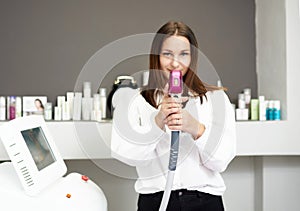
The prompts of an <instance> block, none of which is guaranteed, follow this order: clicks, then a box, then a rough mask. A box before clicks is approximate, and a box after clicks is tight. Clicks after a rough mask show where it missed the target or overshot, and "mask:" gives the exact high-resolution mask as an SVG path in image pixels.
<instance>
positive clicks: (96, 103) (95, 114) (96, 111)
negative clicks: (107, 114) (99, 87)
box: [91, 94, 102, 122]
mask: <svg viewBox="0 0 300 211" xmlns="http://www.w3.org/2000/svg"><path fill="white" fill-rule="evenodd" d="M91 119H92V120H96V121H98V122H100V121H101V120H102V113H101V106H100V94H94V97H93V111H92V118H91Z"/></svg>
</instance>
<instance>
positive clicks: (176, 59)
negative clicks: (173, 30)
mask: <svg viewBox="0 0 300 211" xmlns="http://www.w3.org/2000/svg"><path fill="white" fill-rule="evenodd" d="M159 60H160V68H161V70H163V71H164V74H165V76H166V77H167V78H169V74H170V71H171V70H180V71H181V72H182V75H183V76H184V75H185V74H186V72H187V71H188V68H189V66H190V64H191V47H190V42H189V40H188V39H187V38H186V37H183V36H176V35H173V36H171V37H168V38H167V39H166V40H165V41H164V42H163V44H162V48H161V52H160V56H159Z"/></svg>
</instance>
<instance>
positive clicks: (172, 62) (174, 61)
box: [171, 58, 179, 68]
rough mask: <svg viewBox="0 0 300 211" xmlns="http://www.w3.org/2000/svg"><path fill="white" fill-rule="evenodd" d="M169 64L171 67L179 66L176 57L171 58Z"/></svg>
mask: <svg viewBox="0 0 300 211" xmlns="http://www.w3.org/2000/svg"><path fill="white" fill-rule="evenodd" d="M171 65H172V67H173V68H177V67H179V62H178V60H177V59H175V58H173V59H172V61H171Z"/></svg>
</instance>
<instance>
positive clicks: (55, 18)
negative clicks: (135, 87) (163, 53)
mask: <svg viewBox="0 0 300 211" xmlns="http://www.w3.org/2000/svg"><path fill="white" fill-rule="evenodd" d="M254 15H255V4H254V0H243V1H241V0H227V1H223V0H195V1H182V0H180V1H178V0H172V1H171V0H167V1H159V0H152V1H139V0H127V1H114V0H111V1H104V0H99V1H97V0H88V1H83V0H81V1H80V0H62V1H61V0H54V1H50V0H48V1H46V0H45V1H38V0H26V1H21V0H19V1H17V0H1V1H0V34H1V36H0V46H1V48H0V71H1V76H0V95H47V96H48V98H49V101H52V102H53V103H56V101H55V100H56V96H58V95H65V93H66V92H67V91H72V90H73V89H74V85H75V82H76V78H77V76H78V74H79V73H80V71H81V69H82V67H83V66H84V64H85V63H86V62H87V60H88V59H89V58H90V57H91V56H92V55H93V54H94V53H95V52H96V51H98V50H99V49H100V48H102V47H103V46H105V45H106V44H108V43H110V42H112V41H114V40H116V39H119V38H122V37H124V36H128V35H133V34H136V33H149V32H150V33H154V32H156V31H157V29H158V28H159V27H160V26H161V25H162V24H163V23H165V22H166V21H168V20H171V19H173V20H180V21H184V22H185V23H187V24H188V25H189V26H190V27H191V28H192V29H193V30H194V31H195V34H196V36H197V37H198V40H199V43H200V50H202V52H203V53H204V54H205V55H206V56H207V57H208V58H209V59H210V61H211V62H212V64H213V65H214V66H215V68H216V70H217V72H218V74H219V76H220V78H221V79H222V83H223V85H224V86H226V87H228V88H229V91H228V94H229V96H230V97H231V99H232V100H235V99H236V98H237V94H238V93H239V92H240V91H241V90H242V89H243V88H245V87H250V88H251V89H252V90H253V96H254V97H255V96H256V95H257V82H256V81H257V80H256V72H255V20H254ZM142 61H143V63H146V61H147V60H145V59H143V60H142ZM144 61H145V62H144ZM131 65H136V64H131ZM143 65H144V66H145V67H147V64H143ZM141 68H144V67H141ZM130 69H131V67H130V65H129V66H128V65H127V66H126V68H124V67H122V69H120V70H119V71H117V72H118V73H116V74H124V73H127V72H130ZM99 71H101V70H99ZM115 76H116V75H111V76H109V77H107V78H106V80H105V82H104V83H105V84H104V85H105V86H108V87H109V88H110V87H111V84H112V82H113V80H114V78H115Z"/></svg>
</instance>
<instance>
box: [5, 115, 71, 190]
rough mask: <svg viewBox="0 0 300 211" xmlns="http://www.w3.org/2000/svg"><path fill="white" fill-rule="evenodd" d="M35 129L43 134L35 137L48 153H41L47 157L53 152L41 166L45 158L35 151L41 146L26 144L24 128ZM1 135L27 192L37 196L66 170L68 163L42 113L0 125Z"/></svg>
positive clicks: (25, 129)
mask: <svg viewBox="0 0 300 211" xmlns="http://www.w3.org/2000/svg"><path fill="white" fill-rule="evenodd" d="M32 129H33V130H35V131H37V132H36V134H39V137H37V138H35V140H37V142H36V143H35V144H37V145H38V146H39V147H40V150H41V151H42V152H43V153H46V155H45V154H44V155H41V156H42V158H44V157H43V156H48V157H49V156H50V159H48V161H47V162H46V163H44V164H43V166H42V167H41V166H40V167H39V166H38V162H43V161H37V159H36V158H34V156H33V154H32V151H31V150H37V149H38V148H37V147H35V148H34V149H30V147H29V146H28V144H26V143H27V142H26V141H28V140H25V136H24V132H26V131H31V130H32ZM22 132H23V133H22ZM41 137H42V138H41ZM0 138H1V140H2V142H3V144H4V146H5V149H6V151H7V154H8V156H9V157H10V159H11V162H12V163H13V166H14V168H15V170H16V173H17V175H18V177H19V179H20V182H21V184H22V186H23V188H24V190H25V192H26V194H28V195H30V196H35V195H37V194H38V193H39V192H41V191H42V190H43V189H44V188H46V187H47V186H49V185H50V184H51V183H54V182H55V181H56V180H58V179H59V178H61V177H62V176H63V175H65V174H66V172H67V167H66V165H65V163H64V161H63V159H62V157H61V156H60V154H59V151H58V149H57V148H56V146H55V143H54V141H53V138H52V137H51V134H50V132H49V131H48V128H47V127H46V123H45V121H44V118H43V116H42V115H32V116H26V117H22V118H16V119H14V120H11V121H9V122H7V123H5V124H3V125H2V126H1V127H0ZM40 139H42V140H40ZM29 141H32V140H29ZM40 142H41V143H40ZM41 148H43V149H41Z"/></svg>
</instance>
